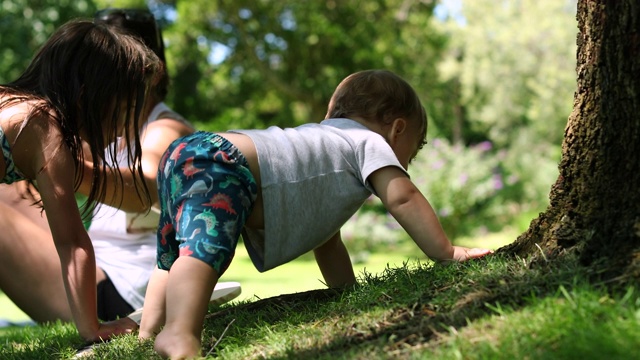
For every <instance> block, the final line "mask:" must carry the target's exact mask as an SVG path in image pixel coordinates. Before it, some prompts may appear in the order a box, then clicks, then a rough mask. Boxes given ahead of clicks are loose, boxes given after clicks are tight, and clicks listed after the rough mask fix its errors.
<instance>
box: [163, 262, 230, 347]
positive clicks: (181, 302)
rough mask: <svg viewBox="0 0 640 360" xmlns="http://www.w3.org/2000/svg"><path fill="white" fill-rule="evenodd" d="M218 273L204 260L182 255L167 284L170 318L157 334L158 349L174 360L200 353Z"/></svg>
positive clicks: (168, 314)
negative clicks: (210, 298) (205, 319)
mask: <svg viewBox="0 0 640 360" xmlns="http://www.w3.org/2000/svg"><path fill="white" fill-rule="evenodd" d="M217 282H218V274H217V272H216V271H215V270H214V269H213V268H212V267H211V266H210V265H208V264H206V263H204V262H203V261H201V260H198V259H195V258H192V257H189V256H181V257H179V258H178V260H176V261H175V263H173V266H172V267H171V271H170V273H169V279H168V283H167V319H166V324H165V326H164V329H163V330H162V332H161V333H160V334H159V335H158V336H157V337H156V342H155V350H156V351H157V352H158V353H159V354H160V355H161V356H166V357H168V358H171V359H185V358H186V359H189V358H194V357H199V356H201V354H200V349H201V344H200V337H201V335H202V327H203V323H204V317H205V315H206V313H207V308H208V304H209V296H210V295H211V292H212V291H213V288H214V287H215V284H216V283H217Z"/></svg>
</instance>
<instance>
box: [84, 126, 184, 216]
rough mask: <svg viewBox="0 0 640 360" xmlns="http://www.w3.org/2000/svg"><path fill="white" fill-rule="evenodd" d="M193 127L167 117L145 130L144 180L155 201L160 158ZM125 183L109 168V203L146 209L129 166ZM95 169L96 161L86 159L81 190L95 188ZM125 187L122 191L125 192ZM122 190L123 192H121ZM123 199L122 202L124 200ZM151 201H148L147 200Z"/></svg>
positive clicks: (124, 172) (131, 209) (86, 191)
mask: <svg viewBox="0 0 640 360" xmlns="http://www.w3.org/2000/svg"><path fill="white" fill-rule="evenodd" d="M193 131H194V130H193V128H192V127H190V126H188V125H186V124H185V123H183V122H180V121H177V120H174V119H170V118H163V119H160V120H156V121H154V122H151V123H150V124H149V125H148V126H147V127H146V129H145V131H144V132H143V133H142V136H141V139H142V140H141V141H142V143H141V145H142V158H141V165H142V172H143V174H144V181H145V183H146V185H147V188H148V189H149V193H150V196H151V204H155V203H156V202H157V201H158V186H157V184H156V177H157V172H158V165H159V164H160V159H161V158H162V155H163V154H164V152H165V150H166V149H167V148H168V147H169V145H170V144H171V143H172V142H173V141H174V140H175V139H177V138H179V137H182V136H185V135H188V134H191V133H192V132H193ZM120 171H121V172H122V178H123V187H119V186H116V184H118V183H117V182H116V181H117V180H116V174H115V172H113V171H112V170H108V175H107V177H106V181H107V184H106V188H107V193H106V196H105V202H104V203H105V204H107V205H109V206H113V207H119V208H120V209H121V210H124V211H127V212H145V211H147V210H149V208H148V206H146V205H145V204H144V203H143V202H142V200H141V199H140V198H139V197H138V195H137V193H136V189H135V187H134V183H133V173H132V172H131V170H130V169H129V168H128V167H126V166H121V167H120ZM92 173H93V162H91V161H90V160H85V161H84V177H83V179H82V182H81V184H80V188H79V189H78V192H80V193H82V194H85V195H88V194H89V190H90V189H91V174H92ZM121 191H122V193H121ZM121 194H123V195H122V196H121ZM120 200H122V203H120ZM147 205H148V204H147Z"/></svg>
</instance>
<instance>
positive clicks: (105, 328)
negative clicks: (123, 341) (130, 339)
mask: <svg viewBox="0 0 640 360" xmlns="http://www.w3.org/2000/svg"><path fill="white" fill-rule="evenodd" d="M137 329H138V324H136V322H135V321H133V320H131V319H129V318H128V317H124V318H121V319H118V320H114V321H108V322H104V323H101V324H100V328H99V329H98V334H97V337H98V338H97V339H93V340H95V341H101V340H102V341H105V340H108V339H110V338H111V337H113V336H115V335H121V334H130V333H132V332H134V331H135V330H137Z"/></svg>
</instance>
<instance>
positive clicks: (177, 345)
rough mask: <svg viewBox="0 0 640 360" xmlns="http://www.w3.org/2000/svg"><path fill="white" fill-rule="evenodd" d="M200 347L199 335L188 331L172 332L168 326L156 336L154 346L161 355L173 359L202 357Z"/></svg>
mask: <svg viewBox="0 0 640 360" xmlns="http://www.w3.org/2000/svg"><path fill="white" fill-rule="evenodd" d="M200 347H201V344H200V338H199V337H198V338H197V337H195V336H194V335H193V334H190V333H187V332H172V331H171V329H168V328H166V327H165V328H164V329H163V330H162V331H161V332H160V334H158V336H157V337H156V341H155V346H154V348H155V350H156V352H158V354H159V355H160V356H162V357H164V358H167V359H172V360H177V359H197V358H200V357H201V354H200Z"/></svg>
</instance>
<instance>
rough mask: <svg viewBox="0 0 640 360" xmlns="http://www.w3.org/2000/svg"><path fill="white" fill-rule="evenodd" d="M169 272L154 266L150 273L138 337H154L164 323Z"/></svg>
mask: <svg viewBox="0 0 640 360" xmlns="http://www.w3.org/2000/svg"><path fill="white" fill-rule="evenodd" d="M168 277H169V272H168V271H166V270H162V269H158V267H156V268H155V269H154V270H153V273H152V274H151V279H150V280H149V285H148V286H147V293H146V294H145V298H144V312H143V313H142V320H141V322H140V331H139V332H138V338H139V339H149V338H152V337H154V336H155V335H156V334H157V333H158V332H160V328H161V327H162V325H164V323H165V316H166V314H165V309H166V296H165V294H166V292H167V280H168Z"/></svg>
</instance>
